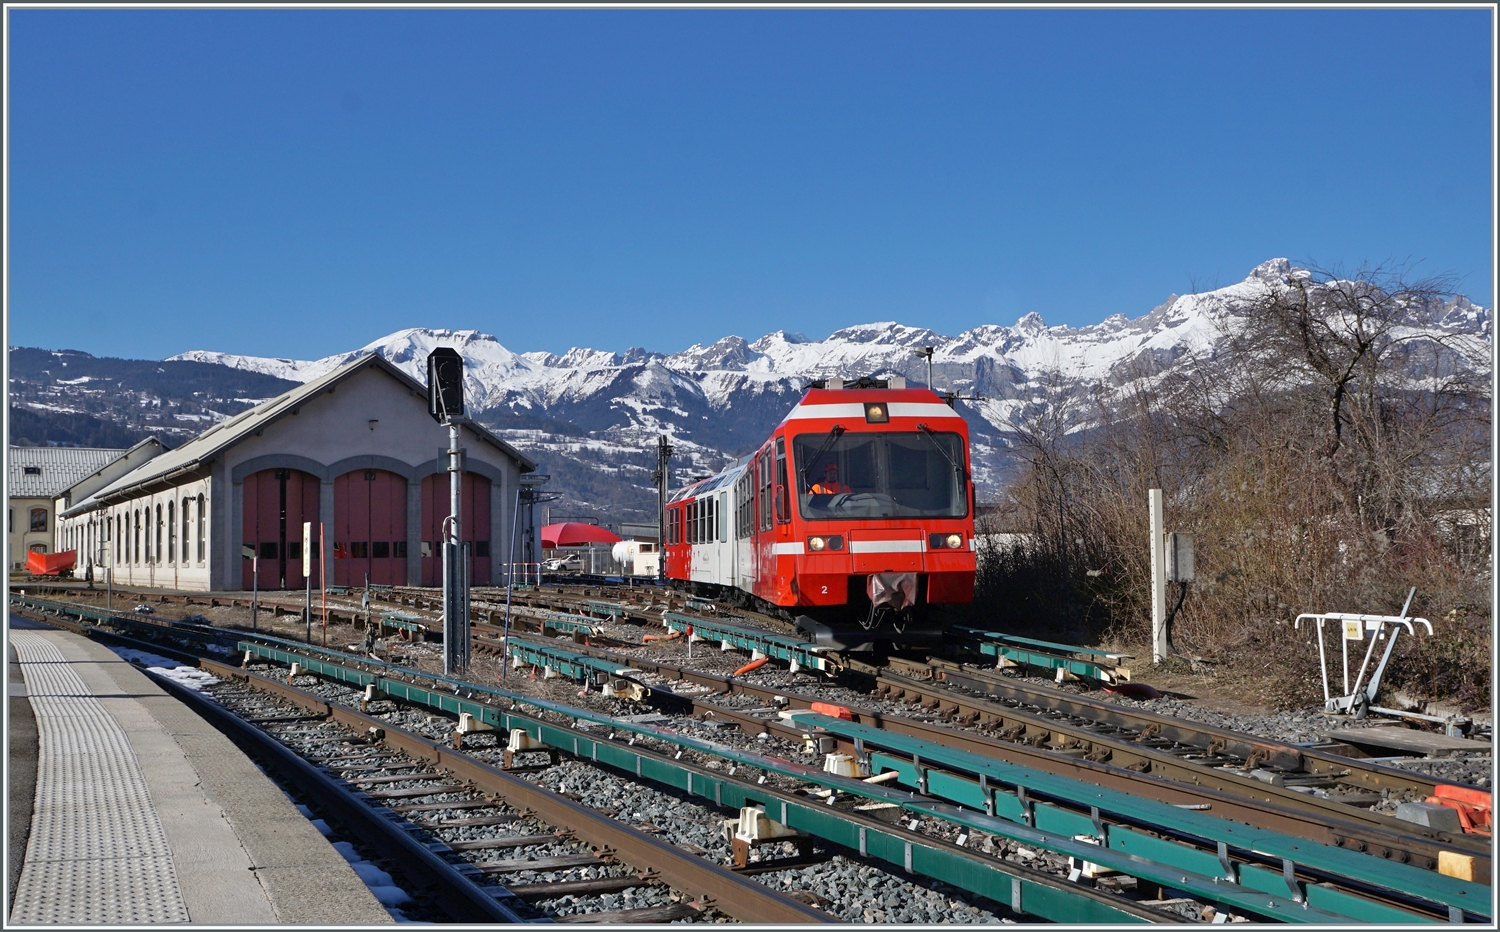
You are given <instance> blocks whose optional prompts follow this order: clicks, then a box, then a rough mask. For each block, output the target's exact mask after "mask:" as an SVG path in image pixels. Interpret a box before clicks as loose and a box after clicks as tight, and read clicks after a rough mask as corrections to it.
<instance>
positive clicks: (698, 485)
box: [667, 462, 745, 504]
mask: <svg viewBox="0 0 1500 932" xmlns="http://www.w3.org/2000/svg"><path fill="white" fill-rule="evenodd" d="M744 469H745V464H744V463H743V462H739V463H735V464H734V465H733V466H731V467H729V468H728V469H726V470H724V471H722V472H719V473H715V474H714V475H712V476H708V477H707V478H704V479H699V480H698V481H696V482H693V483H690V484H688V485H685V486H683V487H682V488H680V489H678V490H677V491H676V492H673V493H672V497H671V498H669V499H667V503H668V504H671V503H672V502H679V501H682V500H683V499H684V498H691V497H692V496H694V495H702V494H703V493H705V492H712V491H713V490H714V489H717V488H719V487H720V486H725V485H728V484H730V483H731V482H733V481H734V480H735V478H737V477H738V476H739V474H740V473H741V472H743V471H744Z"/></svg>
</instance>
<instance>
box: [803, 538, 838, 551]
mask: <svg viewBox="0 0 1500 932" xmlns="http://www.w3.org/2000/svg"><path fill="white" fill-rule="evenodd" d="M807 549H808V550H811V551H812V552H813V553H820V552H822V551H824V550H843V549H844V538H843V537H841V536H840V535H838V534H835V535H833V536H832V537H809V538H808V539H807Z"/></svg>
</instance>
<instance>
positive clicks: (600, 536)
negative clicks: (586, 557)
mask: <svg viewBox="0 0 1500 932" xmlns="http://www.w3.org/2000/svg"><path fill="white" fill-rule="evenodd" d="M621 540H623V538H621V537H620V535H618V534H616V533H614V532H613V531H611V530H609V529H608V528H602V527H600V526H599V525H597V524H583V523H581V522H578V521H564V522H563V523H561V524H549V525H547V526H546V527H544V528H542V549H544V550H555V549H557V548H558V547H577V546H579V545H581V544H614V543H618V542H619V541H621Z"/></svg>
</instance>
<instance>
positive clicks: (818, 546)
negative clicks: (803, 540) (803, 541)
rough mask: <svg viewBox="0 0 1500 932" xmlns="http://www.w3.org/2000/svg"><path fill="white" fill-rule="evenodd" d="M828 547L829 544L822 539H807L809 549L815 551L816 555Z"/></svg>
mask: <svg viewBox="0 0 1500 932" xmlns="http://www.w3.org/2000/svg"><path fill="white" fill-rule="evenodd" d="M827 546H828V542H827V541H825V540H824V539H823V538H821V537H809V538H808V539H807V549H808V550H811V551H813V552H814V553H817V552H818V551H820V550H822V549H823V548H824V547H827Z"/></svg>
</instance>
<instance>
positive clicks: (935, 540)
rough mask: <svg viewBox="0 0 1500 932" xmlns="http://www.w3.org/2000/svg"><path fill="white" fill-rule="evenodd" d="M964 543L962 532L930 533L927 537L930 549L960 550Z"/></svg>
mask: <svg viewBox="0 0 1500 932" xmlns="http://www.w3.org/2000/svg"><path fill="white" fill-rule="evenodd" d="M963 545H964V536H963V535H962V534H929V535H928V537H927V548H928V549H929V550H959V549H962V548H963Z"/></svg>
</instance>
